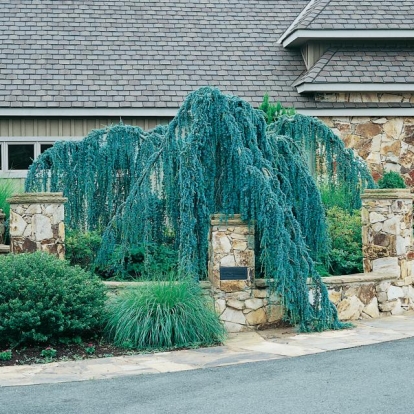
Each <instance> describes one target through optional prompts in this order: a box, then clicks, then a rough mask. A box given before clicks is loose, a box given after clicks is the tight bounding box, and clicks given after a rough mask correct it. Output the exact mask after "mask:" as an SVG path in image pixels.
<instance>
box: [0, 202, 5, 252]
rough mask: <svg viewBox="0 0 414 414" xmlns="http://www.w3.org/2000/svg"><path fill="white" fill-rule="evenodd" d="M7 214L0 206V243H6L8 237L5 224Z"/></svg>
mask: <svg viewBox="0 0 414 414" xmlns="http://www.w3.org/2000/svg"><path fill="white" fill-rule="evenodd" d="M5 219H6V215H5V214H4V211H3V210H2V209H1V208H0V244H4V242H5V240H6V239H5V237H6V225H5V223H4V222H5Z"/></svg>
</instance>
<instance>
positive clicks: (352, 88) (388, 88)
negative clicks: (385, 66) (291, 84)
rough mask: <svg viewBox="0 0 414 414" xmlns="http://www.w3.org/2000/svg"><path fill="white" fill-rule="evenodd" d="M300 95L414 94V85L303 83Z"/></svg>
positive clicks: (300, 86) (299, 86)
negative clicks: (320, 93)
mask: <svg viewBox="0 0 414 414" xmlns="http://www.w3.org/2000/svg"><path fill="white" fill-rule="evenodd" d="M296 90H297V91H298V93H312V92H332V93H334V92H379V93H384V92H414V83H348V82H347V83H302V84H300V85H296Z"/></svg>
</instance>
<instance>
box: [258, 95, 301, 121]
mask: <svg viewBox="0 0 414 414" xmlns="http://www.w3.org/2000/svg"><path fill="white" fill-rule="evenodd" d="M259 109H260V110H261V111H263V112H264V115H265V119H266V123H267V124H271V123H272V122H275V121H276V120H277V119H278V118H279V117H281V116H282V115H286V116H293V115H295V113H296V110H295V108H285V107H284V106H283V105H282V104H281V103H280V102H276V103H273V102H270V99H269V94H267V93H266V94H265V96H264V97H263V101H262V103H261V104H260V106H259Z"/></svg>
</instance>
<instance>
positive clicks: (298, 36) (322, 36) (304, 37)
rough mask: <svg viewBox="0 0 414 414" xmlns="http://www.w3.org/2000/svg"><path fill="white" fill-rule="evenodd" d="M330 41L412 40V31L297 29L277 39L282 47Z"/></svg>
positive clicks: (413, 31) (413, 37) (413, 35)
mask: <svg viewBox="0 0 414 414" xmlns="http://www.w3.org/2000/svg"><path fill="white" fill-rule="evenodd" d="M316 39H318V40H332V39H354V40H355V39H362V40H368V39H414V30H408V29H405V30H393V29H391V30H385V29H381V30H369V29H367V30H334V29H329V30H307V29H299V30H295V31H294V32H293V33H291V34H290V35H288V36H287V37H286V38H283V36H282V37H281V38H280V39H279V41H278V43H282V45H283V47H289V46H290V47H292V46H300V45H302V44H303V43H306V42H307V41H308V40H316Z"/></svg>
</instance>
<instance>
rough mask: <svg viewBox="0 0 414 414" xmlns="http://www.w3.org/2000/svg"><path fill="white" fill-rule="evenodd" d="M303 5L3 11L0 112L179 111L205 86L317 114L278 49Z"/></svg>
mask: <svg viewBox="0 0 414 414" xmlns="http://www.w3.org/2000/svg"><path fill="white" fill-rule="evenodd" d="M348 3H349V1H348ZM405 3H406V2H404V1H401V2H399V4H405ZM409 3H411V2H409ZM307 4H308V0H254V1H252V0H224V1H223V0H162V1H158V2H154V1H149V0H65V1H56V0H8V1H6V2H2V7H1V8H0V108H1V107H3V108H19V107H22V108H116V107H120V108H154V107H155V108H157V107H159V108H177V107H178V106H180V105H181V103H182V101H183V99H184V98H185V96H186V95H187V94H188V93H189V92H191V91H193V90H195V89H197V88H198V87H201V86H205V85H212V86H217V87H219V88H220V89H221V90H222V91H223V92H226V93H233V94H236V95H238V96H240V97H242V98H244V99H246V100H248V101H249V102H251V103H253V104H254V105H257V104H259V103H260V102H261V99H262V97H263V95H264V94H265V93H269V94H270V96H271V97H272V98H274V99H277V100H280V101H281V102H283V103H284V104H285V105H288V106H291V105H293V106H295V107H296V108H316V107H321V108H323V107H325V103H323V102H315V101H314V100H313V98H312V97H311V96H301V95H299V94H298V93H297V91H296V88H295V87H293V86H292V84H293V82H295V80H296V79H298V77H299V76H300V75H301V74H303V73H304V72H305V71H306V68H305V65H304V62H303V59H302V57H301V54H300V51H299V50H286V49H284V48H283V46H282V45H280V44H278V43H277V42H276V41H277V39H278V38H279V37H280V36H281V35H282V33H283V32H284V31H285V30H286V29H287V28H288V27H289V25H290V24H291V23H292V22H293V21H294V20H295V18H296V17H297V16H298V15H299V14H300V13H301V11H302V10H303V9H304V8H305V6H306V5H307ZM335 105H336V104H329V105H328V106H329V107H330V108H332V107H335ZM336 106H338V107H343V105H342V104H338V105H336Z"/></svg>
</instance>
